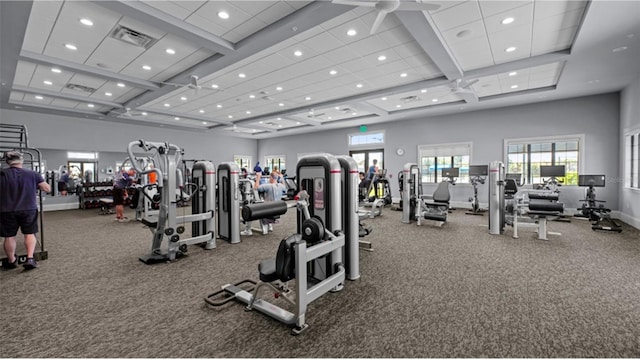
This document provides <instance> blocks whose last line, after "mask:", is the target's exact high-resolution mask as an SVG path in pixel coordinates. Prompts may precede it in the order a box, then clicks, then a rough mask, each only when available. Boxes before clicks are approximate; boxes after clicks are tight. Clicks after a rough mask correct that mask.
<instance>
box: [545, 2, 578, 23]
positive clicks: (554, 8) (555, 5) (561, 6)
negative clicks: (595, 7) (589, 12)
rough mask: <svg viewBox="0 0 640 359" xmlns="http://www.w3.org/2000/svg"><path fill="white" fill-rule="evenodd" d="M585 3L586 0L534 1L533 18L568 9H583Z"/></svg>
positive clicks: (557, 13)
mask: <svg viewBox="0 0 640 359" xmlns="http://www.w3.org/2000/svg"><path fill="white" fill-rule="evenodd" d="M587 4H588V2H587V1H564V0H563V1H536V3H535V13H534V18H535V19H536V20H540V19H544V18H547V17H552V16H556V15H559V14H562V13H565V12H568V11H572V10H578V9H584V8H585V7H586V6H587Z"/></svg>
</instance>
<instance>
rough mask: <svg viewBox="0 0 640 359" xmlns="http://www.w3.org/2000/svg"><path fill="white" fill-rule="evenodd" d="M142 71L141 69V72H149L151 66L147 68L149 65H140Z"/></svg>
mask: <svg viewBox="0 0 640 359" xmlns="http://www.w3.org/2000/svg"><path fill="white" fill-rule="evenodd" d="M142 69H143V70H147V71H149V70H151V66H149V65H142Z"/></svg>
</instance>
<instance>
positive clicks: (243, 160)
mask: <svg viewBox="0 0 640 359" xmlns="http://www.w3.org/2000/svg"><path fill="white" fill-rule="evenodd" d="M233 162H235V163H236V164H237V165H238V167H240V168H241V169H242V168H246V169H247V171H248V172H251V171H253V167H252V166H251V156H243V155H233Z"/></svg>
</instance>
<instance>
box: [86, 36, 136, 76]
mask: <svg viewBox="0 0 640 359" xmlns="http://www.w3.org/2000/svg"><path fill="white" fill-rule="evenodd" d="M144 51H145V49H144V48H141V47H137V46H134V45H131V44H128V43H125V42H122V41H120V40H116V39H114V38H111V37H106V38H105V39H104V41H102V43H101V44H100V46H99V47H98V48H97V49H96V50H95V51H94V52H93V53H92V54H91V56H90V57H89V58H88V59H87V61H86V62H85V64H86V65H89V66H94V67H98V68H104V69H107V70H109V71H113V72H120V71H122V70H123V69H124V68H125V67H126V66H127V65H128V64H130V63H131V62H132V61H133V60H135V59H136V58H137V57H138V56H140V55H141V54H142V53H144Z"/></svg>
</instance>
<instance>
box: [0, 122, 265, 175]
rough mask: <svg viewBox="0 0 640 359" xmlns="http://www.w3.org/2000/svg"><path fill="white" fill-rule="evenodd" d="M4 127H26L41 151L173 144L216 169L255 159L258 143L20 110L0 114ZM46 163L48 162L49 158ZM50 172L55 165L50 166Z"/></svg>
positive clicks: (123, 149) (109, 149)
mask: <svg viewBox="0 0 640 359" xmlns="http://www.w3.org/2000/svg"><path fill="white" fill-rule="evenodd" d="M0 119H1V121H2V123H10V124H17V125H26V126H27V130H28V133H29V145H30V146H31V147H35V148H40V149H60V150H76V151H92V152H102V151H107V152H117V153H122V154H123V155H124V154H125V153H126V151H127V146H128V145H129V143H130V142H131V141H135V140H138V139H144V140H147V141H154V142H170V143H173V144H175V145H177V146H180V147H181V148H183V149H184V152H185V153H184V158H185V159H206V160H210V161H213V162H214V163H215V164H216V165H217V164H218V163H220V162H228V161H233V155H246V156H253V158H254V161H255V158H256V155H257V151H258V145H257V141H256V140H252V139H243V138H236V137H230V136H223V135H219V134H210V133H204V132H186V131H178V130H172V129H166V128H160V127H156V128H151V127H148V126H139V125H133V124H131V125H129V124H119V123H109V122H104V121H97V120H83V119H78V118H68V117H63V116H57V115H48V114H41V113H31V112H25V111H16V110H0ZM45 159H46V158H45ZM47 165H48V166H49V167H50V168H52V167H51V166H53V165H54V164H51V165H49V164H47Z"/></svg>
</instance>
